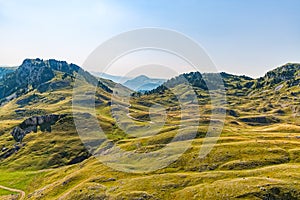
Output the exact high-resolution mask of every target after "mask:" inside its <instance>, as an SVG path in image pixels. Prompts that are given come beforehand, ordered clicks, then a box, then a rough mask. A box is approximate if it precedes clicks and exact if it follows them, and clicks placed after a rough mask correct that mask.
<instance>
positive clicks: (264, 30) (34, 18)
mask: <svg viewBox="0 0 300 200" xmlns="http://www.w3.org/2000/svg"><path fill="white" fill-rule="evenodd" d="M299 7H300V1H296V0H290V1H283V0H279V1H272V2H271V1H259V0H254V1H250V2H245V1H239V0H231V1H220V0H218V1H213V2H212V1H195V0H190V1H188V2H186V1H182V0H177V1H172V3H168V2H162V1H157V0H154V1H146V0H139V1H137V0H132V1H129V0H124V1H117V0H110V1H108V0H102V1H96V0H89V1H86V2H85V3H82V2H80V1H72V3H71V4H70V3H68V2H64V1H63V2H62V1H58V0H54V1H37V0H29V1H26V2H24V1H20V0H9V1H8V0H0V32H1V36H2V37H1V38H0V42H1V46H2V48H1V51H0V64H1V65H5V66H7V65H8V66H19V65H20V64H21V63H22V61H23V60H24V59H25V58H37V57H38V58H42V59H45V60H46V59H52V58H53V59H57V60H65V61H67V62H69V63H75V64H77V65H79V66H82V65H83V63H84V61H85V60H86V58H87V57H88V56H89V55H90V53H91V52H92V51H93V50H94V49H95V48H97V47H98V46H99V45H100V44H101V43H103V42H104V41H106V40H107V39H109V38H111V37H113V36H115V35H117V34H119V33H122V32H126V31H130V30H132V29H138V28H144V27H158V28H166V29H171V30H175V31H178V32H180V33H183V34H185V35H187V36H188V37H190V38H192V39H193V40H195V41H196V42H197V43H199V44H200V45H201V46H202V47H203V48H204V49H205V51H206V52H207V54H208V55H209V56H210V57H211V59H212V61H213V62H214V63H215V65H216V66H217V69H218V70H219V71H220V72H222V71H224V72H227V73H231V74H237V75H247V76H250V77H253V78H256V77H260V76H262V75H264V74H265V73H266V72H267V71H269V70H271V69H274V68H276V67H278V66H281V65H283V64H285V63H288V62H293V63H300V57H299V52H300V45H299V43H300V37H299V35H300V26H299V21H300V13H299V12H298V8H299ZM108 19H109V20H108ZM132 62H133V64H132V65H134V61H132ZM175 64H177V63H174V65H175ZM122 66H128V63H123V65H122ZM178 66H182V65H181V64H178ZM179 68H180V67H179ZM88 70H89V71H90V70H91V69H88ZM95 70H96V69H94V71H95ZM179 71H180V70H179ZM110 73H111V74H117V75H120V74H118V73H119V70H114V71H112V72H110Z"/></svg>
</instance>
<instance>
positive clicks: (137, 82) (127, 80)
mask: <svg viewBox="0 0 300 200" xmlns="http://www.w3.org/2000/svg"><path fill="white" fill-rule="evenodd" d="M91 74H93V75H95V76H97V77H100V78H104V79H109V80H112V81H114V82H116V83H121V84H123V85H124V86H126V87H128V88H129V89H131V90H134V91H140V92H144V91H149V90H153V89H155V88H157V87H158V86H160V85H161V84H163V83H164V82H165V81H166V79H158V78H149V77H147V76H145V75H140V76H137V77H134V78H132V77H122V76H115V75H110V74H106V73H101V72H91Z"/></svg>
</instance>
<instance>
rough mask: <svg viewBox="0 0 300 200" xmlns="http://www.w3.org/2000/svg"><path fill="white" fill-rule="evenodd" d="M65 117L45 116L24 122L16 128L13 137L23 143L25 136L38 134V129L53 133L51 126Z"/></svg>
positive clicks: (31, 118) (12, 133)
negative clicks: (32, 133) (33, 133)
mask: <svg viewBox="0 0 300 200" xmlns="http://www.w3.org/2000/svg"><path fill="white" fill-rule="evenodd" d="M65 116H66V114H63V115H55V114H52V115H43V116H34V117H30V118H28V119H26V120H25V121H23V122H22V123H21V124H20V125H19V126H17V127H15V128H14V129H13V130H12V132H11V135H12V136H13V137H14V139H15V141H17V142H22V140H23V138H24V137H25V135H27V134H28V133H31V132H35V133H36V132H37V130H38V127H40V129H41V131H42V132H45V131H47V132H51V125H54V124H55V123H56V122H57V121H58V120H59V119H61V118H63V117H65Z"/></svg>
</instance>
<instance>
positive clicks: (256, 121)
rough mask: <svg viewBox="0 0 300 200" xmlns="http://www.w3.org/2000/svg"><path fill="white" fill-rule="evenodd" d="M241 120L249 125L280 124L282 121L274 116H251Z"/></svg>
mask: <svg viewBox="0 0 300 200" xmlns="http://www.w3.org/2000/svg"><path fill="white" fill-rule="evenodd" d="M240 120H241V121H242V122H244V123H246V124H248V125H251V126H255V125H270V124H275V123H279V122H280V119H278V118H276V117H273V116H250V117H242V118H240Z"/></svg>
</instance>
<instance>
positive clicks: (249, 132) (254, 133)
mask: <svg viewBox="0 0 300 200" xmlns="http://www.w3.org/2000/svg"><path fill="white" fill-rule="evenodd" d="M274 87H277V85H276V86H274ZM237 92H238V91H234V90H231V91H229V92H228V96H227V101H228V110H231V111H235V113H237V114H238V116H233V115H232V113H228V115H227V118H226V121H225V127H224V130H223V132H222V135H221V138H220V140H219V141H218V144H217V145H216V146H215V148H214V149H213V150H212V152H211V153H210V154H209V155H208V156H207V157H206V158H204V159H199V158H198V154H199V150H200V147H201V144H202V142H203V136H204V135H205V131H206V129H207V119H209V116H210V114H209V113H210V110H211V109H212V108H211V107H210V106H209V105H208V104H207V102H206V101H205V100H204V99H199V102H200V104H201V108H200V112H201V120H200V121H201V126H200V127H199V131H198V132H199V133H198V134H197V139H195V140H194V141H193V145H192V147H191V148H190V149H189V150H188V151H186V152H185V153H184V155H182V156H181V157H180V158H179V159H178V160H177V161H176V162H174V163H172V164H171V165H170V166H168V167H167V168H165V169H161V170H158V171H156V172H153V173H148V174H129V173H124V172H118V171H115V170H113V169H110V168H108V167H107V166H105V165H103V164H101V163H100V162H99V161H98V160H96V159H95V158H93V157H91V158H89V159H87V160H85V161H83V162H82V163H79V164H76V165H69V166H62V165H66V164H67V163H68V162H69V161H70V160H72V159H73V158H74V157H76V156H78V155H80V154H81V153H83V152H84V148H83V145H82V144H81V141H80V139H79V138H78V135H77V134H76V131H75V127H74V126H73V124H72V118H71V117H70V116H69V117H67V118H66V119H64V120H63V121H60V122H58V123H57V124H56V125H54V126H53V131H52V133H42V132H38V133H37V134H34V133H32V134H29V135H27V136H26V137H25V138H24V143H25V146H24V147H23V148H22V149H21V150H20V151H19V152H18V153H17V154H15V155H13V156H12V157H10V158H8V159H5V160H3V161H1V163H0V174H1V176H0V185H5V186H9V187H12V188H17V189H21V190H24V191H25V192H26V194H27V195H28V197H29V198H31V199H58V198H60V197H61V198H62V199H96V198H99V199H105V198H111V199H121V198H123V199H133V198H140V199H226V198H242V199H255V198H256V199H264V198H268V197H270V198H271V197H273V198H279V197H280V198H290V199H292V197H295V198H300V194H299V192H298V191H300V183H299V181H300V179H299V178H298V177H300V163H299V162H300V148H299V144H300V139H299V136H300V135H299V134H300V128H299V124H300V122H299V117H297V116H298V115H297V114H299V103H298V102H299V101H297V100H298V96H299V95H298V96H293V95H292V94H291V93H292V92H293V93H297V92H299V87H297V86H295V87H287V86H286V85H284V86H283V87H282V88H281V90H280V91H276V90H275V89H274V88H271V89H270V88H268V90H267V91H266V89H265V88H262V89H258V90H255V91H254V92H253V93H251V94H249V95H248V96H244V97H243V98H241V97H237V96H236V95H235V94H236V93H237ZM197 93H198V94H199V93H201V95H202V96H205V95H207V94H205V92H203V91H197ZM33 94H37V95H38V96H39V98H40V99H38V100H36V101H32V102H30V103H29V104H27V105H26V106H23V105H18V104H17V101H18V100H20V99H16V100H14V101H12V102H10V103H8V104H6V105H5V106H4V107H1V115H0V118H1V125H0V126H1V127H0V130H1V134H0V147H1V146H2V147H4V146H5V147H7V146H11V145H13V144H14V141H13V139H12V137H11V136H10V134H9V132H10V131H11V129H12V128H13V127H14V126H16V125H17V124H18V123H20V122H21V121H22V120H23V119H25V118H26V117H28V116H30V115H31V114H30V113H28V114H26V112H25V114H24V116H21V117H20V115H18V114H16V113H15V110H18V109H26V110H30V111H32V110H34V111H36V112H37V113H69V114H70V113H71V95H72V90H71V89H70V88H65V89H63V90H58V91H51V92H47V93H37V91H32V92H30V93H28V94H27V95H26V96H23V97H21V98H22V99H24V98H26V97H29V96H30V95H33ZM101 94H103V93H101ZM104 95H105V96H106V97H109V95H108V94H104ZM61 97H64V100H60V101H56V100H57V99H60V98H61ZM171 98H172V96H171V95H169V94H165V95H164V96H159V97H158V96H157V95H149V96H144V97H142V99H140V98H137V99H133V100H132V102H131V107H130V111H131V114H130V115H131V116H132V117H134V118H137V119H139V120H142V122H136V123H137V124H140V125H149V123H147V122H143V121H145V120H147V119H148V118H147V113H148V108H147V103H149V104H151V103H153V102H159V103H162V104H164V105H166V106H171V107H172V108H175V109H172V110H170V112H168V117H167V123H166V124H165V127H164V128H163V129H162V131H161V132H160V133H159V134H157V135H155V136H153V137H145V138H134V137H128V136H126V135H124V133H123V132H122V131H121V130H119V129H118V128H117V127H116V126H115V120H114V119H112V118H111V116H110V112H109V107H108V106H104V105H105V104H106V103H107V100H105V98H103V97H102V98H101V99H102V100H103V101H104V103H103V105H102V106H100V107H98V108H97V114H98V118H99V119H100V120H101V126H102V128H103V129H104V130H105V132H106V133H107V135H108V138H109V139H111V140H113V141H115V142H117V144H118V145H119V146H120V147H121V148H123V149H125V150H135V151H138V152H145V151H153V150H155V149H159V148H161V147H163V146H164V144H166V143H168V142H169V141H170V138H172V137H173V136H174V135H175V134H176V130H177V128H178V124H179V121H180V116H179V111H178V110H177V109H176V106H177V104H176V103H173V102H170V99H171ZM278 110H282V111H283V112H278ZM253 116H267V117H269V116H272V117H276V118H278V119H280V120H281V122H280V123H275V124H272V123H264V124H260V125H259V126H250V125H248V124H247V123H244V122H242V121H241V119H242V118H245V117H248V118H249V117H250V118H251V117H253ZM127 128H134V127H127ZM4 194H5V193H4Z"/></svg>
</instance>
